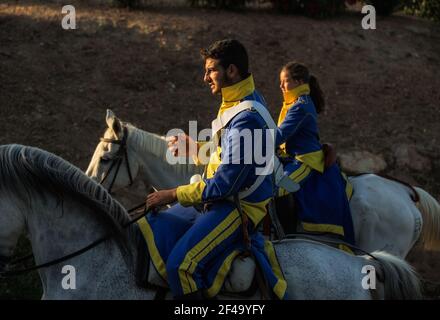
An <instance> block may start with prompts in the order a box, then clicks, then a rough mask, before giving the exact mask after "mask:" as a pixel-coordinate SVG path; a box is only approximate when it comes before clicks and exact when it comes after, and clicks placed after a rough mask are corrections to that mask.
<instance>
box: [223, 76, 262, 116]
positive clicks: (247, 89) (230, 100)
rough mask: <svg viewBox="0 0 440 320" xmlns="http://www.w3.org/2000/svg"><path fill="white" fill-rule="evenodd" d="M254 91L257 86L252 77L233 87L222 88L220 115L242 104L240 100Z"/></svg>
mask: <svg viewBox="0 0 440 320" xmlns="http://www.w3.org/2000/svg"><path fill="white" fill-rule="evenodd" d="M254 91H255V84H254V78H253V77H252V75H249V77H247V78H246V79H244V80H242V81H240V82H237V83H236V84H234V85H232V86H229V87H225V88H222V104H221V105H220V109H219V111H218V115H222V114H223V112H225V111H226V110H227V109H229V108H231V107H234V106H236V105H237V104H239V103H240V100H242V99H244V98H245V97H247V96H248V95H250V94H251V93H252V92H254Z"/></svg>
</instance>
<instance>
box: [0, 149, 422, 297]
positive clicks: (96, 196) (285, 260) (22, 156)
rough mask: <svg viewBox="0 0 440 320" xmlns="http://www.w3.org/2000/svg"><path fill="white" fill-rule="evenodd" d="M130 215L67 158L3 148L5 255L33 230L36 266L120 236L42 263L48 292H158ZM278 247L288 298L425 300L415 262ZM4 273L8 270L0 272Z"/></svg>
mask: <svg viewBox="0 0 440 320" xmlns="http://www.w3.org/2000/svg"><path fill="white" fill-rule="evenodd" d="M128 221H129V216H128V214H127V212H126V211H125V209H124V208H123V207H122V206H121V205H120V204H119V203H118V202H117V201H115V200H114V199H112V198H111V196H110V195H109V193H108V192H107V191H106V190H105V189H104V188H103V187H102V186H101V185H99V184H97V183H96V182H94V181H93V180H92V179H90V178H88V177H87V176H86V175H85V174H84V173H82V172H81V170H79V169H78V168H76V167H74V166H73V165H71V164H70V163H68V162H67V161H65V160H63V159H61V158H60V157H57V156H55V155H53V154H51V153H48V152H46V151H43V150H40V149H37V148H32V147H26V146H21V145H5V146H0V258H1V260H0V261H6V260H7V258H9V257H10V256H11V255H12V252H13V250H14V247H15V246H16V243H17V240H18V238H19V235H20V234H21V233H22V232H23V231H26V232H27V233H28V234H29V238H30V241H31V244H32V251H33V254H34V258H35V262H36V263H37V264H41V263H45V262H49V261H52V260H54V259H57V258H60V257H63V256H65V255H67V254H69V253H72V252H74V251H76V250H78V249H79V248H82V247H84V246H86V245H88V244H90V243H92V242H93V241H95V240H96V239H97V238H99V237H101V236H103V235H105V234H107V233H108V232H113V233H114V235H115V236H114V238H112V239H110V240H108V241H106V242H103V243H101V244H100V245H98V246H96V247H94V248H93V249H91V250H89V251H88V252H86V253H83V254H82V255H79V256H76V257H74V258H71V259H69V260H67V261H64V262H62V263H58V264H55V265H52V266H49V267H46V268H42V269H40V270H39V274H40V277H41V281H42V286H43V291H44V293H43V298H45V299H151V298H153V296H154V294H155V292H154V291H153V290H147V289H141V288H139V287H138V286H137V285H136V281H135V277H134V276H133V272H134V271H133V270H134V269H135V267H134V266H135V265H136V264H137V262H138V260H137V259H143V258H145V256H140V257H138V255H137V252H136V250H137V249H136V246H137V242H136V238H138V236H139V232H140V231H139V228H138V227H137V225H136V224H133V225H131V226H129V227H128V228H127V229H123V228H122V225H123V224H126V223H127V222H128ZM275 250H276V253H277V255H278V258H279V262H280V265H281V266H282V268H283V270H284V274H285V278H286V280H287V294H288V295H289V297H290V298H302V299H371V298H372V293H371V292H372V291H374V292H375V294H374V296H377V297H378V298H391V299H392V298H394V299H400V298H402V299H403V298H420V283H419V279H418V277H417V276H416V274H415V273H414V272H413V270H412V269H411V267H410V266H409V265H408V264H407V263H406V262H405V261H403V260H402V259H400V258H398V257H394V256H391V255H389V254H386V253H383V252H376V253H374V254H375V256H376V257H377V259H378V260H372V259H368V258H367V257H360V256H352V255H349V254H347V253H345V252H343V251H341V250H338V249H334V248H331V247H328V246H325V245H322V244H319V243H314V242H311V241H306V240H290V241H284V242H281V243H279V244H277V245H275ZM64 265H70V266H71V267H69V269H68V270H70V272H71V274H70V276H73V273H72V272H73V271H72V270H73V269H72V267H73V268H74V269H75V273H74V275H75V281H73V280H72V279H70V280H71V281H70V283H69V284H68V286H67V287H66V283H64V284H63V278H64V277H65V276H66V274H64V273H63V269H64V268H63V266H64ZM365 265H370V266H372V267H373V268H374V269H375V270H376V272H377V275H378V277H377V279H378V280H377V282H376V285H377V287H376V290H371V289H372V288H368V287H367V289H365V288H364V286H365V281H363V278H364V277H365V276H366V275H365V274H363V273H362V269H363V268H364V266H365ZM1 269H4V265H1ZM0 275H3V276H4V275H5V273H4V272H3V271H2V270H0ZM371 279H373V278H371ZM371 279H370V280H371ZM380 279H384V281H385V282H384V283H382V282H381V281H380ZM373 282H374V281H373ZM373 282H370V285H373ZM363 283H364V286H363V285H362V284H363ZM71 286H75V288H74V289H72V287H71ZM69 287H70V289H69ZM253 299H255V297H253Z"/></svg>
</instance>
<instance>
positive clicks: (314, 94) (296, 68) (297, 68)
mask: <svg viewBox="0 0 440 320" xmlns="http://www.w3.org/2000/svg"><path fill="white" fill-rule="evenodd" d="M281 70H286V71H287V72H289V74H290V77H291V78H292V79H295V80H302V81H304V83H308V84H309V86H310V97H311V98H312V100H313V104H314V105H315V108H316V112H317V113H320V112H322V111H324V109H325V99H324V93H323V92H322V90H321V87H320V86H319V83H318V79H316V77H315V76H314V75H310V72H309V69H308V68H307V67H306V66H305V65H303V64H301V63H298V62H294V61H292V62H289V63H287V64H286V65H285V66H284V67H283V68H282V69H281Z"/></svg>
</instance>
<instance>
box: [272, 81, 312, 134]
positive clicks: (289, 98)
mask: <svg viewBox="0 0 440 320" xmlns="http://www.w3.org/2000/svg"><path fill="white" fill-rule="evenodd" d="M305 94H310V86H309V84H308V83H305V84H302V85H300V86H298V87H296V88H294V89H292V90H289V91H287V92H283V97H284V102H283V107H282V108H281V112H280V115H279V117H278V126H280V125H281V123H283V121H284V118H285V117H286V114H287V111H289V109H290V107H291V106H292V105H293V104H294V103H295V102H296V100H298V98H299V97H300V96H302V95H305Z"/></svg>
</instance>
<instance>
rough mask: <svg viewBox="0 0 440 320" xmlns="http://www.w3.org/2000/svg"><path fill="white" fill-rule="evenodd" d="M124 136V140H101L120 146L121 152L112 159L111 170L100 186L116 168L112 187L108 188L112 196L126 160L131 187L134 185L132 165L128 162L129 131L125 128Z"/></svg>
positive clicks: (105, 175)
mask: <svg viewBox="0 0 440 320" xmlns="http://www.w3.org/2000/svg"><path fill="white" fill-rule="evenodd" d="M123 134H124V135H123V137H122V139H107V138H101V139H100V140H101V142H107V143H114V144H119V150H118V151H117V153H116V155H115V156H114V157H113V158H112V159H110V160H111V161H112V163H111V165H110V168H109V169H108V170H107V172H106V173H105V174H104V177H102V179H101V181H100V182H99V184H101V185H102V184H103V183H104V181H105V180H106V179H107V178H108V177H109V176H110V173H111V171H112V169H113V168H115V167H116V171H115V174H114V175H113V179H112V181H111V183H110V186H109V187H108V193H110V194H111V193H112V188H113V185H114V183H115V181H116V177H117V176H118V173H119V169H120V168H121V164H122V161H124V159H125V164H126V167H127V173H128V177H129V179H130V184H129V186H131V185H132V184H133V176H132V174H131V169H130V163H129V162H128V152H127V137H128V130H127V127H123Z"/></svg>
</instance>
